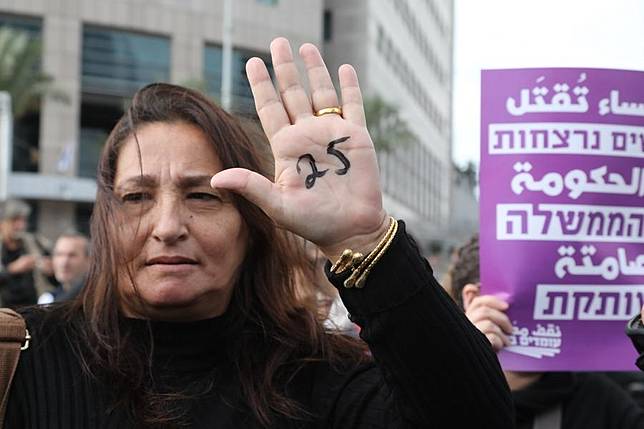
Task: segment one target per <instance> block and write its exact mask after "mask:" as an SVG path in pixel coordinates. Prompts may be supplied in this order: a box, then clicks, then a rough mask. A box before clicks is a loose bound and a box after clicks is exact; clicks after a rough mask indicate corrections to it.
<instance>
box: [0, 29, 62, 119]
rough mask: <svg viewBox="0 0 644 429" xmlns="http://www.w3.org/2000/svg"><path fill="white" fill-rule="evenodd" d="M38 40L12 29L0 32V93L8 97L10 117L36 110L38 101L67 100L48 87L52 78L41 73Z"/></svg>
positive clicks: (17, 116)
mask: <svg viewBox="0 0 644 429" xmlns="http://www.w3.org/2000/svg"><path fill="white" fill-rule="evenodd" d="M41 54H42V44H41V41H40V39H35V38H33V37H30V36H29V35H28V34H27V33H25V32H23V31H19V30H14V29H11V28H1V29H0V91H7V92H8V93H9V94H10V95H11V101H12V107H13V116H14V118H20V117H21V116H23V115H24V114H25V113H27V112H29V111H31V110H37V109H38V108H39V104H40V103H39V102H40V98H41V97H42V96H44V95H53V96H55V97H57V98H58V99H61V100H63V101H66V100H67V97H66V96H65V95H64V94H62V93H60V92H59V91H56V90H54V89H53V88H52V86H51V81H52V79H51V77H50V76H48V75H46V74H45V73H43V72H42V71H41V67H40V58H41Z"/></svg>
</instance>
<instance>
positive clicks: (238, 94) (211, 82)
mask: <svg viewBox="0 0 644 429" xmlns="http://www.w3.org/2000/svg"><path fill="white" fill-rule="evenodd" d="M222 57H223V50H222V48H221V46H217V45H207V46H206V48H205V49H204V69H205V70H204V78H205V81H206V88H207V91H208V93H209V94H210V95H211V96H212V97H213V98H215V99H216V100H218V101H221V75H222V67H223V59H222ZM252 57H259V58H261V59H262V60H264V63H266V66H267V67H268V72H269V73H270V74H271V76H272V75H273V65H272V63H271V61H270V56H269V55H268V54H266V53H264V52H256V51H251V50H247V49H233V55H232V64H231V68H232V85H231V91H232V94H231V95H232V100H231V109H230V110H231V111H232V112H233V113H237V114H241V115H244V116H254V115H255V103H254V101H253V94H252V92H251V89H250V84H249V83H248V77H247V76H246V61H248V60H249V59H251V58H252Z"/></svg>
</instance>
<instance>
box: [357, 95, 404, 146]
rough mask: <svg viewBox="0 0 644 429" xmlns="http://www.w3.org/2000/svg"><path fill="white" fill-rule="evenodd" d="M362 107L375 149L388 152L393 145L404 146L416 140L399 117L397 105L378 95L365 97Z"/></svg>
mask: <svg viewBox="0 0 644 429" xmlns="http://www.w3.org/2000/svg"><path fill="white" fill-rule="evenodd" d="M364 109H365V116H366V118H367V128H368V129H369V134H371V139H372V140H373V145H374V146H375V148H376V151H378V152H390V151H392V150H393V149H394V148H395V147H404V146H407V145H409V144H412V143H413V142H415V141H416V140H417V137H416V136H415V135H414V133H413V132H412V131H411V130H410V129H409V126H408V125H407V123H406V122H405V121H404V120H403V119H402V118H401V117H400V114H399V111H398V107H397V106H395V105H393V104H390V103H388V102H386V101H385V100H383V99H382V98H381V97H380V96H378V95H376V96H372V97H365V99H364Z"/></svg>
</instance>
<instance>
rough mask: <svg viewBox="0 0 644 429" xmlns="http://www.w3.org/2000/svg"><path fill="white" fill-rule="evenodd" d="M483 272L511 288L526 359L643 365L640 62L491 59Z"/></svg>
mask: <svg viewBox="0 0 644 429" xmlns="http://www.w3.org/2000/svg"><path fill="white" fill-rule="evenodd" d="M481 83H482V92H481V112H482V117H481V182H480V183H481V187H480V188H481V192H480V194H481V232H480V246H481V251H480V253H481V284H482V291H483V293H486V294H494V295H497V296H501V297H503V298H504V299H506V300H508V302H509V303H510V309H509V310H508V316H509V317H510V320H511V321H512V323H513V325H514V332H513V334H512V335H511V336H510V340H511V342H512V344H511V345H510V346H509V347H506V348H505V349H504V351H503V352H501V354H500V355H499V357H500V359H501V363H502V365H503V367H504V368H505V369H509V370H520V371H543V370H546V371H548V370H550V371H559V370H576V371H585V370H637V368H636V367H635V364H634V362H635V359H636V353H635V351H634V349H633V347H632V345H631V343H630V341H629V340H628V338H627V337H626V335H625V334H624V327H625V324H626V321H627V320H628V319H630V318H631V317H632V316H634V315H635V314H637V313H638V312H639V311H640V309H641V308H642V305H644V234H643V229H644V204H643V203H644V72H635V71H623V70H605V69H572V68H549V69H519V70H484V71H483V72H482V76H481Z"/></svg>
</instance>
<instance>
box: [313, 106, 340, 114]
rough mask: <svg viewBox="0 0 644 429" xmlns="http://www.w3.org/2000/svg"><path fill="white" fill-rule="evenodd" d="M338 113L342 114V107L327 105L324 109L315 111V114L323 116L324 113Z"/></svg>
mask: <svg viewBox="0 0 644 429" xmlns="http://www.w3.org/2000/svg"><path fill="white" fill-rule="evenodd" d="M331 113H333V114H336V115H340V116H342V107H339V106H337V107H326V108H324V109H320V110H318V111H317V112H315V113H314V115H315V116H322V115H329V114H331Z"/></svg>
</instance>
